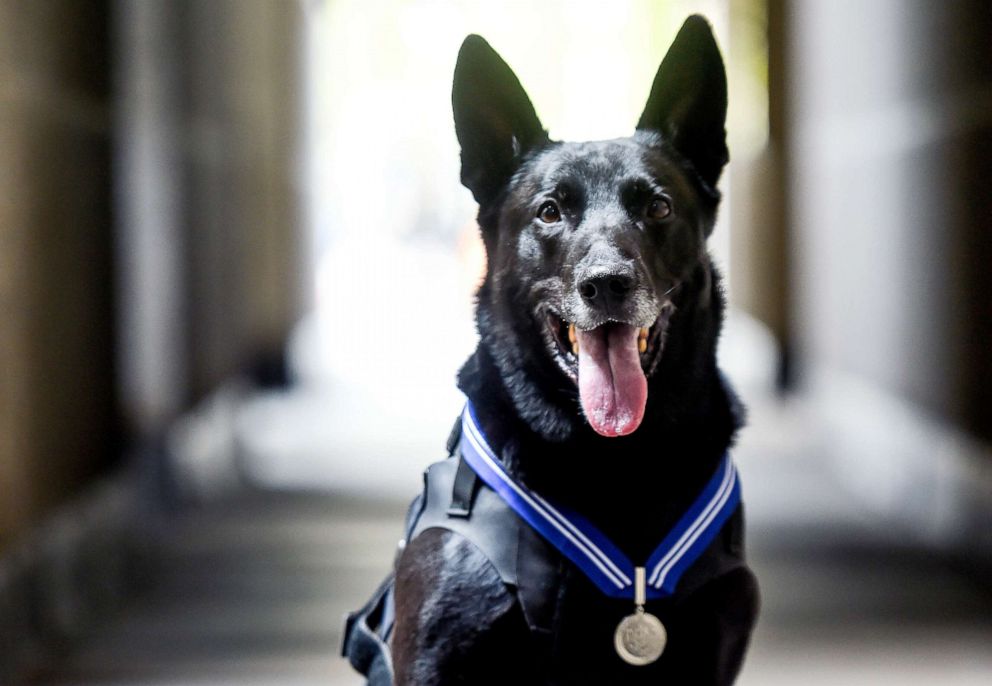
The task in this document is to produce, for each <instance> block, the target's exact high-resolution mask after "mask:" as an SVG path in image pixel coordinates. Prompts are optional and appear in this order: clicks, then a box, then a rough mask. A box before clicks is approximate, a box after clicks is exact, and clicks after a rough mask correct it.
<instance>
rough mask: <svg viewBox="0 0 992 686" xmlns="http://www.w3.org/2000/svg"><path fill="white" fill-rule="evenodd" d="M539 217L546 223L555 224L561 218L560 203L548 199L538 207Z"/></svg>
mask: <svg viewBox="0 0 992 686" xmlns="http://www.w3.org/2000/svg"><path fill="white" fill-rule="evenodd" d="M537 218H538V219H540V220H541V221H542V222H544V223H545V224H554V223H555V222H556V221H559V220H560V219H561V210H559V209H558V205H556V204H555V203H553V202H552V201H550V200H548V201H547V202H544V203H542V204H541V206H540V207H539V208H538V209H537Z"/></svg>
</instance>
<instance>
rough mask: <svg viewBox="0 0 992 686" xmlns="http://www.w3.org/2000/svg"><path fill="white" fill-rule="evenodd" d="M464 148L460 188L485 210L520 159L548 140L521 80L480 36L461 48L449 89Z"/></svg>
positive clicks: (457, 130)
mask: <svg viewBox="0 0 992 686" xmlns="http://www.w3.org/2000/svg"><path fill="white" fill-rule="evenodd" d="M451 105H452V108H453V109H454V114H455V133H456V134H457V135H458V142H459V144H461V147H462V183H463V184H464V185H465V187H466V188H468V189H469V190H470V191H472V195H474V196H475V199H476V201H478V203H479V204H480V205H485V204H486V203H488V202H489V201H491V200H493V199H494V198H495V197H496V195H497V194H498V193H499V191H500V189H501V188H502V187H503V186H504V185H505V184H506V182H507V181H509V179H510V177H511V176H512V175H513V172H514V171H516V167H517V165H518V164H519V162H520V158H521V156H522V155H523V154H524V153H525V152H527V151H528V150H530V149H531V148H533V147H535V146H537V145H539V144H540V143H542V142H545V141H547V139H548V137H547V132H545V130H544V128H543V127H542V126H541V122H540V120H539V119H538V118H537V113H536V112H534V106H533V105H532V104H531V102H530V99H529V98H528V97H527V93H525V92H524V89H523V87H522V86H521V85H520V81H518V80H517V77H516V75H515V74H514V73H513V71H512V70H511V69H510V67H509V66H508V65H507V64H506V62H504V61H503V59H502V58H501V57H500V56H499V55H498V54H496V51H495V50H493V49H492V48H491V47H490V46H489V43H487V42H486V41H485V40H484V39H483V38H482V37H481V36H476V35H471V36H469V37H468V38H466V39H465V41H464V42H463V43H462V47H461V50H459V51H458V62H457V63H456V65H455V79H454V84H453V86H452V89H451Z"/></svg>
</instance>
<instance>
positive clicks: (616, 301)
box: [578, 273, 634, 310]
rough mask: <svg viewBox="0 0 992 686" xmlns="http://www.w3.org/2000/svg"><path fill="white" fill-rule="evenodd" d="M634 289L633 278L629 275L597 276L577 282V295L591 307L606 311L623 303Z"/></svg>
mask: <svg viewBox="0 0 992 686" xmlns="http://www.w3.org/2000/svg"><path fill="white" fill-rule="evenodd" d="M633 287H634V277H633V276H631V275H630V274H609V273H607V274H597V275H595V276H590V277H587V278H585V279H582V280H581V281H580V282H579V286H578V289H579V295H581V296H582V299H583V300H585V301H586V303H587V304H588V305H590V306H591V307H602V308H605V309H607V310H609V309H611V308H615V307H617V306H619V305H621V304H622V303H623V301H624V300H625V299H626V297H627V294H628V293H630V291H631V290H632V289H633Z"/></svg>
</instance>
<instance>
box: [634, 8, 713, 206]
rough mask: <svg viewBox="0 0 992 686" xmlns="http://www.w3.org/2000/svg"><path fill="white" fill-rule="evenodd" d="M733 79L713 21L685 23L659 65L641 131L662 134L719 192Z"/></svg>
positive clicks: (693, 18) (639, 124) (695, 17)
mask: <svg viewBox="0 0 992 686" xmlns="http://www.w3.org/2000/svg"><path fill="white" fill-rule="evenodd" d="M726 118H727V75H726V73H725V72H724V69H723V58H721V57H720V50H719V48H717V46H716V40H715V39H714V38H713V32H712V31H711V30H710V25H709V23H707V21H706V20H705V19H704V18H703V17H701V16H700V15H698V14H694V15H692V16H691V17H689V18H688V19H686V20H685V23H684V24H683V25H682V28H681V29H679V33H678V35H677V36H675V40H674V42H672V47H670V48H669V49H668V54H666V55H665V59H663V60H662V62H661V66H660V67H658V73H657V74H656V75H655V77H654V83H652V84H651V95H649V96H648V103H647V105H646V106H645V108H644V113H643V114H641V119H640V121H638V122H637V128H638V129H648V130H652V131H658V132H659V133H661V134H662V135H663V136H664V137H665V138H666V139H667V140H668V141H669V142H670V143H671V144H672V145H673V146H674V147H675V149H676V150H677V151H678V152H679V153H680V154H681V155H682V156H683V157H685V158H686V159H687V160H688V161H689V162H690V163H692V165H693V167H695V169H696V171H697V172H698V173H699V176H700V178H701V179H702V180H703V181H704V182H705V183H706V184H708V185H709V186H710V187H711V188H714V189H715V188H716V182H717V181H718V180H719V179H720V172H721V171H723V166H724V165H725V164H726V163H727V160H728V159H730V155H729V153H728V152H727V131H726V129H725V128H724V126H725V121H726Z"/></svg>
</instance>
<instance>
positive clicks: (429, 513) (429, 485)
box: [407, 454, 521, 586]
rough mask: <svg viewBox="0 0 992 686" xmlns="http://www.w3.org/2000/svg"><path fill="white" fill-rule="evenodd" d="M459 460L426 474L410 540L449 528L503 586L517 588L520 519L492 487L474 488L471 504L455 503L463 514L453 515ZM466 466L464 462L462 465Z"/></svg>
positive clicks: (455, 458)
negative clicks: (485, 562)
mask: <svg viewBox="0 0 992 686" xmlns="http://www.w3.org/2000/svg"><path fill="white" fill-rule="evenodd" d="M460 463H461V460H460V458H459V457H458V455H457V454H456V455H455V456H452V457H449V458H448V459H446V460H443V461H441V462H437V463H435V464H433V465H431V466H430V467H429V468H428V469H427V471H426V472H425V474H424V502H423V509H422V510H421V512H420V516H419V517H418V518H417V520H416V522H415V524H414V525H413V528H412V530H411V531H410V533H409V536H408V539H407V540H409V541H412V540H413V539H414V538H416V537H417V536H418V535H419V534H420V533H422V532H424V531H426V530H427V529H434V528H438V529H447V530H448V531H453V532H455V533H457V534H459V535H460V536H463V537H464V538H466V539H467V540H468V541H469V542H471V543H472V544H474V545H475V546H476V547H477V548H478V549H479V550H481V551H482V553H483V554H484V555H485V556H486V557H487V558H488V559H489V561H490V562H491V563H492V564H493V566H494V567H495V568H496V571H497V572H498V573H499V576H500V578H501V579H502V580H503V582H504V583H506V584H508V585H511V586H517V585H518V584H517V559H518V554H517V551H518V542H519V536H520V523H521V521H520V518H519V517H518V516H517V513H516V512H514V511H513V510H511V509H510V508H509V507H507V505H506V503H504V502H503V501H502V500H501V499H500V497H499V496H498V495H497V494H496V493H495V492H494V491H493V490H492V489H489V488H485V487H482V488H475V489H473V490H474V498H472V499H471V501H470V502H462V503H456V505H457V506H458V507H460V508H464V510H465V511H464V512H463V513H462V512H460V513H458V514H452V513H451V512H449V510H450V509H451V508H452V494H453V492H454V489H455V484H456V479H455V477H456V475H457V474H458V472H459V464H460ZM461 464H463V463H461Z"/></svg>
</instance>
